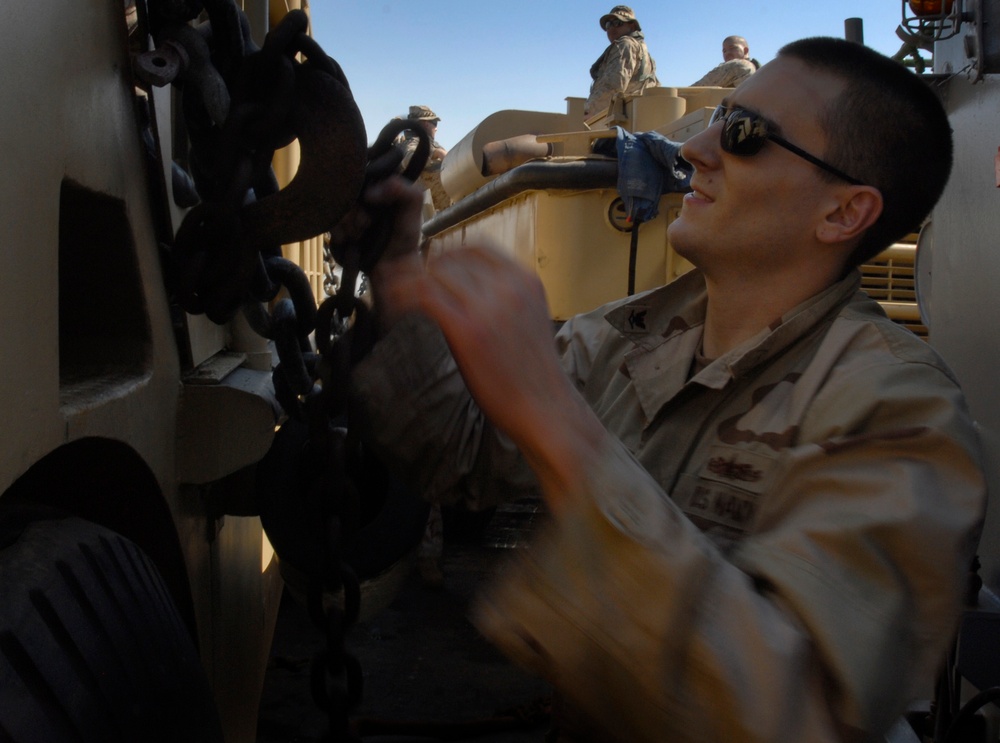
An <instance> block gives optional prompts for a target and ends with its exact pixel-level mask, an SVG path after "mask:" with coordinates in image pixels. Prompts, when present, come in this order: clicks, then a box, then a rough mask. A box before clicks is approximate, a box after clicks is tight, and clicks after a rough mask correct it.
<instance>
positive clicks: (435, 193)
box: [398, 106, 451, 211]
mask: <svg viewBox="0 0 1000 743" xmlns="http://www.w3.org/2000/svg"><path fill="white" fill-rule="evenodd" d="M406 118H408V119H410V120H411V121H416V122H417V123H418V124H419V125H420V126H421V127H422V128H423V129H424V131H425V132H427V136H428V137H430V138H431V154H430V156H429V157H428V158H427V164H426V165H425V166H424V169H423V171H422V172H421V173H420V178H419V180H418V182H419V183H420V185H422V186H423V188H424V190H425V191H430V192H431V201H432V202H433V204H434V209H435V210H437V211H440V210H441V209H444V208H445V207H446V206H448V205H449V204H450V203H451V199H449V198H448V194H447V193H445V190H444V187H443V186H442V185H441V164H442V162H443V161H444V156H445V155H447V154H448V151H447V150H446V149H445V148H444V147H442V146H441V145H440V143H439V142H438V141H437V139H436V137H437V127H438V122H439V121H441V117H440V116H438V115H437V114H436V113H434V112H433V111H431V110H430V108H428V107H427V106H410V113H409V115H408V116H407V117H406ZM419 142H420V137H419V136H418V135H417V134H415V133H414V132H406V133H405V135H404V137H403V139H402V140H401V141H400V143H399V144H398V146H399V147H400V148H402V150H403V163H402V166H401V168H405V167H406V166H407V165H408V164H409V162H410V158H411V157H413V153H414V152H415V151H416V149H417V144H418V143H419Z"/></svg>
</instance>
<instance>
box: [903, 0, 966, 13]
mask: <svg viewBox="0 0 1000 743" xmlns="http://www.w3.org/2000/svg"><path fill="white" fill-rule="evenodd" d="M908 1H909V4H910V10H912V11H913V14H914V15H916V16H918V17H919V16H929V15H940V14H941V5H942V3H941V0H908ZM954 4H955V0H947V1H946V2H945V3H944V12H945V13H950V12H951V8H952V6H953V5H954Z"/></svg>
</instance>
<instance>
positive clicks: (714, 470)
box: [698, 444, 776, 493]
mask: <svg viewBox="0 0 1000 743" xmlns="http://www.w3.org/2000/svg"><path fill="white" fill-rule="evenodd" d="M775 462H776V459H775V458H773V457H770V456H767V455H766V454H761V453H760V452H759V451H751V450H750V449H747V448H746V447H739V446H726V445H724V444H713V445H712V447H711V448H709V450H708V459H707V461H706V463H705V467H704V469H703V470H702V472H700V473H698V474H699V475H700V476H701V477H702V478H705V479H707V480H714V481H716V482H721V483H725V484H728V485H733V486H734V487H737V488H740V489H741V490H748V491H750V492H751V493H760V492H763V490H764V488H765V487H766V486H767V480H768V479H769V475H770V473H771V469H772V468H773V467H774V465H775Z"/></svg>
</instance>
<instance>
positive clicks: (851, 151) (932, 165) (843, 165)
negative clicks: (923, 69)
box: [778, 37, 952, 267]
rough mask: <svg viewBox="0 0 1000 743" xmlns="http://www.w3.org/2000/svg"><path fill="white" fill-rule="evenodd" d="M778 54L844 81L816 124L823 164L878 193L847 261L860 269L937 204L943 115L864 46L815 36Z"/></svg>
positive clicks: (947, 145)
mask: <svg viewBox="0 0 1000 743" xmlns="http://www.w3.org/2000/svg"><path fill="white" fill-rule="evenodd" d="M778 55H779V56H786V57H794V58H795V59H798V60H800V61H802V62H803V63H805V64H806V65H807V66H809V67H812V68H815V69H818V70H822V71H823V72H825V73H827V74H831V75H833V76H835V77H838V78H840V79H841V80H843V81H844V82H845V86H844V90H843V92H842V93H841V94H840V95H839V96H838V97H837V99H836V100H835V101H833V103H832V104H831V105H830V108H829V110H827V111H824V112H822V113H821V114H820V126H821V127H822V128H823V131H824V133H825V134H826V135H827V149H826V152H825V153H824V156H823V157H824V159H825V160H826V161H827V162H829V163H830V164H832V165H834V166H835V167H836V168H838V169H840V170H842V171H844V172H845V173H850V174H851V175H852V176H854V177H855V178H857V179H858V180H860V181H862V182H863V183H865V184H867V185H870V186H874V187H876V188H877V189H878V190H879V191H880V192H881V193H882V200H883V209H882V215H881V216H880V217H879V219H878V220H877V221H876V222H875V224H873V225H872V226H871V227H870V228H869V229H868V231H867V232H866V233H865V234H864V236H863V237H862V238H861V241H860V243H859V244H858V246H857V247H856V248H855V250H854V253H853V254H852V255H851V256H850V258H849V259H848V263H849V265H850V266H852V267H853V266H857V265H860V264H861V263H864V262H865V261H867V260H869V259H871V258H872V257H874V256H875V255H877V254H878V253H880V252H881V251H882V250H884V249H885V248H887V247H889V246H890V245H892V243H894V242H895V241H897V240H899V239H900V238H901V237H904V236H905V235H907V234H909V233H911V232H914V231H916V230H917V229H919V227H920V224H921V223H922V222H923V220H924V219H925V218H926V217H927V215H928V214H930V211H931V209H933V208H934V204H936V203H937V200H938V199H939V198H940V196H941V193H942V192H943V191H944V187H945V184H946V183H947V182H948V176H949V174H950V173H951V164H952V132H951V125H950V124H949V123H948V115H947V113H946V112H945V110H944V106H942V104H941V101H940V99H939V98H938V95H937V93H936V92H935V91H934V90H933V89H932V88H931V87H930V85H928V83H927V82H925V81H924V80H923V79H922V78H921V77H920V76H919V75H917V74H916V73H914V72H912V71H910V70H909V69H907V68H906V67H904V66H903V65H901V64H900V63H898V62H896V61H895V60H892V59H889V58H888V57H886V56H883V55H882V54H879V53H878V52H876V51H874V50H873V49H870V48H868V47H866V46H864V45H863V44H859V43H857V42H853V41H846V40H844V39H836V38H828V37H816V38H809V39H801V40H799V41H793V42H792V43H790V44H786V45H785V46H783V47H782V48H781V49H780V50H779V51H778ZM830 177H831V178H833V177H834V176H830Z"/></svg>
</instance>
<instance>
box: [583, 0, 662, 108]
mask: <svg viewBox="0 0 1000 743" xmlns="http://www.w3.org/2000/svg"><path fill="white" fill-rule="evenodd" d="M601 28H602V29H604V31H605V32H606V33H607V35H608V41H609V42H610V44H608V48H607V49H605V50H604V53H603V54H601V56H600V57H598V59H597V61H596V62H594V64H593V65H591V67H590V77H591V78H592V79H593V81H594V82H593V83H592V84H591V86H590V96H589V97H588V98H587V102H586V103H585V104H584V107H583V113H584V115H585V116H592V115H593V114H596V113H599V112H600V111H602V110H604V109H605V108H607V107H608V105H609V104H610V103H611V99H612V98H613V97H614V95H615V94H616V93H624V94H625V95H630V96H635V95H641V94H642V92H643V91H644V90H645V89H646V88H653V87H656V86H657V85H659V81H658V80H657V79H656V62H655V61H654V60H653V58H652V57H651V56H650V54H649V49H647V48H646V41H645V37H644V36H643V35H642V27H641V26H640V25H639V21H638V19H637V18H636V17H635V13H633V12H632V9H631V8H630V7H628V6H627V5H616V6H615V7H613V8H612V9H611V12H610V13H608V14H607V15H603V16H601Z"/></svg>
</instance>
